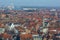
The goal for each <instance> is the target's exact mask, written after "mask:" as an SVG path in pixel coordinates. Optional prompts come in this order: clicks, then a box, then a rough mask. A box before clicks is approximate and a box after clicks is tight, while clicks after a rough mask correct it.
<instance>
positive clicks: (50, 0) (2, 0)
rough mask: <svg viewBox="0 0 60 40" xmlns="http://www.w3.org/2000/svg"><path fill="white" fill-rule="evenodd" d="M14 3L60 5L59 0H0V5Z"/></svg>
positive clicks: (20, 4) (15, 4)
mask: <svg viewBox="0 0 60 40" xmlns="http://www.w3.org/2000/svg"><path fill="white" fill-rule="evenodd" d="M9 5H14V6H17V7H21V6H37V7H40V6H43V7H45V6H46V7H60V0H0V7H1V6H3V7H4V6H9Z"/></svg>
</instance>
